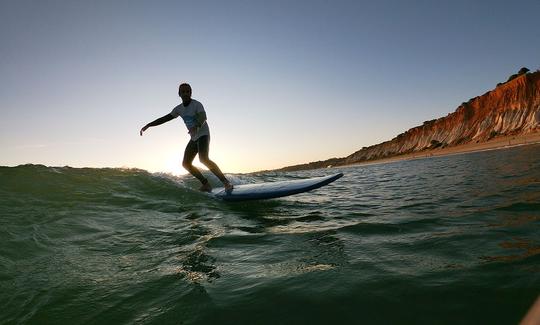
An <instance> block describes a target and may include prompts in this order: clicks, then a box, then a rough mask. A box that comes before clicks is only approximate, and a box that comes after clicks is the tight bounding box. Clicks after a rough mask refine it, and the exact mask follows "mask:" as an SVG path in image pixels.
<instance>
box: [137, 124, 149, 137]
mask: <svg viewBox="0 0 540 325" xmlns="http://www.w3.org/2000/svg"><path fill="white" fill-rule="evenodd" d="M146 129H148V126H147V125H145V126H143V128H142V129H141V132H139V133H140V135H141V137H142V134H143V132H144V131H146Z"/></svg>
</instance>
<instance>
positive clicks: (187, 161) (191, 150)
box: [182, 140, 208, 185]
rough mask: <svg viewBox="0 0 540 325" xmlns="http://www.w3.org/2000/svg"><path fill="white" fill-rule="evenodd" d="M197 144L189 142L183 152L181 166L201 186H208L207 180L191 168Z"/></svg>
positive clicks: (195, 169) (195, 168) (193, 167)
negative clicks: (201, 184) (199, 182)
mask: <svg viewBox="0 0 540 325" xmlns="http://www.w3.org/2000/svg"><path fill="white" fill-rule="evenodd" d="M197 151H198V149H197V142H195V141H191V140H190V141H189V142H188V144H187V146H186V150H185V151H184V159H183V161H182V166H183V167H184V168H185V169H186V170H187V171H188V172H189V173H190V174H191V175H193V176H195V177H196V178H197V179H198V180H199V181H201V183H203V185H205V184H208V180H207V179H206V178H205V177H204V176H203V174H201V172H200V171H199V170H198V169H197V167H195V166H193V165H192V163H193V159H195V156H196V155H197Z"/></svg>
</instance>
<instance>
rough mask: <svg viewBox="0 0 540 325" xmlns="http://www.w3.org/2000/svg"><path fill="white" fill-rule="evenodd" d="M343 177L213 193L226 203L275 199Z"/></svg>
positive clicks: (242, 187) (334, 176)
mask: <svg viewBox="0 0 540 325" xmlns="http://www.w3.org/2000/svg"><path fill="white" fill-rule="evenodd" d="M342 176H343V173H339V174H334V175H329V176H322V177H313V178H306V179H295V180H290V181H280V182H268V183H257V184H241V185H235V186H234V189H233V190H232V192H230V193H226V192H225V189H224V188H222V187H221V188H216V189H214V190H213V191H212V195H214V196H215V197H217V198H219V199H222V200H224V201H248V200H266V199H273V198H278V197H282V196H289V195H294V194H298V193H304V192H307V191H311V190H314V189H316V188H319V187H321V186H325V185H328V184H330V183H332V182H333V181H335V180H337V179H339V178H340V177H342Z"/></svg>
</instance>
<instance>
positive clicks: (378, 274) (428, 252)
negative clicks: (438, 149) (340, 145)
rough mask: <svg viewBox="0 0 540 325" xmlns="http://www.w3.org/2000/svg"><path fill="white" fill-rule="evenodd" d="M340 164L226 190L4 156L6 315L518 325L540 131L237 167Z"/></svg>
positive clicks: (538, 176)
mask: <svg viewBox="0 0 540 325" xmlns="http://www.w3.org/2000/svg"><path fill="white" fill-rule="evenodd" d="M336 172H343V173H344V174H345V176H344V177H343V178H341V179H339V180H338V181H336V182H335V183H332V184H330V185H328V186H326V187H323V188H320V189H318V190H315V191H313V192H310V193H306V194H300V195H295V196H291V197H286V198H281V199H274V200H269V201H260V202H245V203H226V202H222V201H219V200H216V199H214V198H212V197H210V196H209V195H206V194H203V193H199V192H197V191H196V190H195V189H196V187H197V183H196V182H195V181H194V180H193V179H192V178H191V177H189V176H185V177H174V176H171V175H164V174H151V173H148V172H146V171H142V170H122V169H91V168H82V169H80V168H69V167H54V168H53V167H45V166H40V165H25V166H18V167H0V240H1V244H0V323H2V324H4V323H7V324H10V323H30V324H49V323H52V324H133V323H136V324H139V323H140V324H160V325H162V324H335V323H343V324H392V323H410V324H455V323H460V324H479V323H481V324H516V323H518V322H519V320H520V319H521V318H522V317H523V316H524V314H525V313H526V311H527V309H528V308H529V307H530V305H531V304H532V303H533V301H534V300H535V299H536V297H537V296H538V295H539V294H540V145H529V146H523V147H515V148H511V149H505V150H496V151H486V152H479V153H473V154H466V155H456V156H447V157H436V158H431V159H423V160H412V161H402V162H396V163H389V164H379V165H369V166H351V167H346V168H337V169H320V170H312V171H302V172H290V173H277V172H268V173H258V174H245V175H229V176H230V177H231V178H232V179H233V180H234V182H235V183H237V184H238V183H254V182H263V181H272V180H287V179H296V178H303V177H313V176H322V175H327V174H330V173H336ZM213 181H214V182H215V179H213Z"/></svg>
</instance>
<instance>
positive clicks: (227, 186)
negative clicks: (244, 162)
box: [223, 182, 234, 193]
mask: <svg viewBox="0 0 540 325" xmlns="http://www.w3.org/2000/svg"><path fill="white" fill-rule="evenodd" d="M223 186H224V187H225V193H231V192H232V190H233V188H234V186H233V185H232V184H231V183H230V182H225V183H223Z"/></svg>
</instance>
